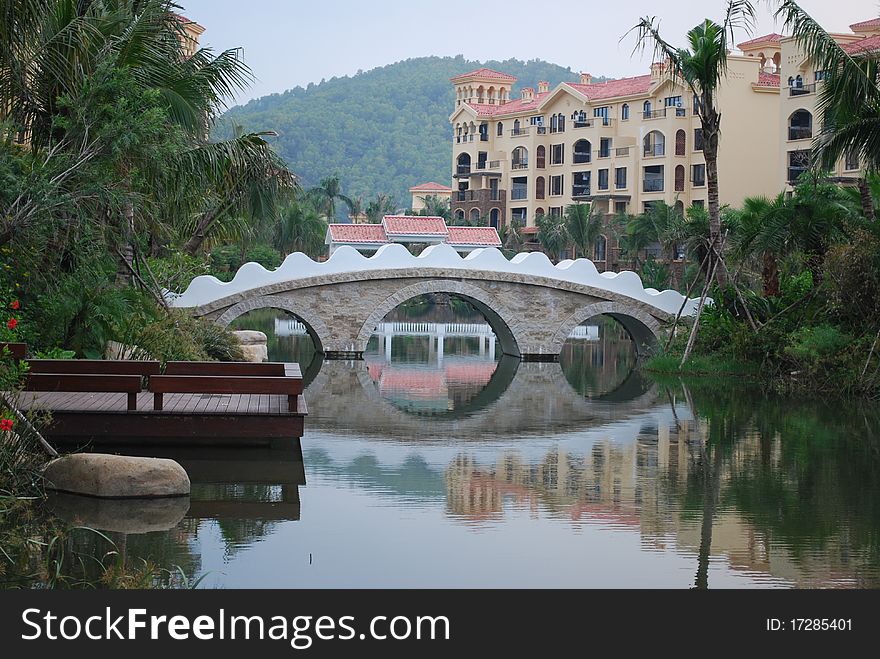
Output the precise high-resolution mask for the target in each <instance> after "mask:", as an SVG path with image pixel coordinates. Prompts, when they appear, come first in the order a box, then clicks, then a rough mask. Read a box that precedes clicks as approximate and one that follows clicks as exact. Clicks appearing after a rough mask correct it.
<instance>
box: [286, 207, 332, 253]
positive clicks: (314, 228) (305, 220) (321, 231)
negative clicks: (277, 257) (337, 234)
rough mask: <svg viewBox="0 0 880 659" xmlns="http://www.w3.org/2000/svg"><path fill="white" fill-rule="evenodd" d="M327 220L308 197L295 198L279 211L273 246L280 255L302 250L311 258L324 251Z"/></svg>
mask: <svg viewBox="0 0 880 659" xmlns="http://www.w3.org/2000/svg"><path fill="white" fill-rule="evenodd" d="M326 235H327V221H326V220H325V219H324V218H323V217H321V214H320V213H319V212H318V211H317V210H316V209H315V207H314V206H313V205H312V204H311V202H310V201H309V200H308V199H301V200H295V201H293V203H291V204H290V205H289V206H287V208H285V209H284V210H283V211H281V218H280V221H279V223H278V229H277V232H276V235H275V247H276V249H278V251H279V252H281V254H282V255H287V254H290V253H291V252H303V253H305V254H308V255H309V256H311V257H312V258H316V257H318V256H320V255H321V254H323V253H324V251H325V247H324V237H325V236H326Z"/></svg>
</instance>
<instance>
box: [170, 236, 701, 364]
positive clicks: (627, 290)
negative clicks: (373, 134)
mask: <svg viewBox="0 0 880 659" xmlns="http://www.w3.org/2000/svg"><path fill="white" fill-rule="evenodd" d="M427 293H448V294H451V295H455V296H458V297H461V298H463V299H465V300H467V301H468V302H470V303H471V304H473V305H474V306H475V307H476V308H477V309H478V310H479V311H480V312H482V313H483V315H484V316H485V317H486V319H487V321H488V322H489V324H490V325H491V326H492V329H493V330H494V331H495V334H496V335H497V336H498V340H499V344H500V348H501V351H502V352H504V353H505V354H508V355H512V356H516V357H524V358H552V357H553V356H555V355H558V354H559V352H560V351H561V349H562V345H563V343H564V342H565V340H566V338H567V337H568V335H569V334H570V333H571V331H572V330H573V329H574V328H575V327H577V326H578V325H580V324H581V323H583V322H584V321H586V320H588V319H589V318H592V317H594V316H597V315H599V314H607V315H610V316H612V317H614V318H615V319H616V320H618V321H619V322H620V323H621V324H622V325H623V326H624V327H625V328H626V330H627V331H628V332H629V334H630V336H632V338H633V339H634V340H635V342H636V344H637V346H638V347H639V349H640V350H643V349H644V348H645V347H646V346H649V345H651V344H652V343H653V342H655V341H656V339H657V337H658V335H659V334H660V333H661V332H662V329H663V327H664V325H665V324H666V323H668V322H669V321H671V320H672V319H673V318H674V317H675V315H676V314H677V313H678V312H679V310H682V313H683V315H684V316H689V315H692V314H693V313H694V311H695V308H696V304H697V301H696V300H685V298H684V297H683V296H682V295H681V294H679V293H678V292H676V291H663V292H660V291H656V290H654V289H651V288H647V289H646V288H645V287H644V286H643V285H642V282H641V280H640V279H639V277H638V275H636V274H635V273H633V272H621V273H599V272H598V271H597V270H596V267H595V266H594V265H593V263H592V262H590V261H588V260H586V259H578V260H576V261H562V262H560V263H559V264H557V265H553V264H552V263H551V262H550V260H549V259H548V258H547V257H546V256H545V255H543V254H540V253H530V254H518V255H516V256H515V257H513V259H511V260H508V259H507V258H505V257H504V255H503V254H502V253H501V252H500V251H499V250H497V249H494V248H492V249H480V250H475V251H474V252H471V253H470V254H468V255H467V256H465V257H462V256H460V255H459V254H458V253H456V252H455V251H454V250H453V249H452V248H451V247H449V246H448V245H442V244H441V245H434V246H432V247H428V248H427V249H425V250H424V251H423V252H422V253H421V254H420V255H419V256H413V255H412V254H410V253H409V252H408V251H407V250H406V248H404V247H403V246H402V245H396V244H391V245H386V246H384V247H382V248H380V249H379V250H378V251H377V252H376V254H375V255H374V256H372V257H369V258H367V257H365V256H363V255H361V254H360V253H358V252H357V251H356V250H354V249H352V248H350V247H342V248H339V249H338V250H336V251H335V252H334V254H333V255H332V256H331V257H330V259H328V260H327V261H324V262H320V263H319V262H315V261H313V260H312V259H310V258H309V257H307V256H305V255H304V254H301V253H296V254H291V255H290V256H288V257H287V258H286V259H285V261H284V263H283V264H282V265H281V266H280V267H279V268H278V269H276V270H273V271H269V270H266V269H264V268H263V267H262V266H260V265H258V264H256V263H247V264H245V265H243V266H242V267H241V268H240V269H239V271H238V272H237V273H236V275H235V277H234V278H233V279H232V281H230V282H221V281H219V280H217V279H215V278H214V277H207V276H205V277H197V278H196V279H195V280H193V282H192V283H191V284H190V285H189V287H188V288H187V290H186V291H185V292H184V293H183V294H176V293H171V292H167V293H166V296H167V297H168V299H169V302H170V304H171V305H172V306H175V307H182V308H189V309H192V312H193V314H194V315H195V316H197V317H202V318H208V319H211V320H214V321H215V322H217V323H219V324H220V325H223V326H227V325H229V324H230V323H231V322H232V321H233V320H235V319H236V318H238V317H239V316H241V315H243V314H245V313H247V312H249V311H253V310H256V309H265V308H273V309H283V310H285V311H288V312H290V313H292V314H295V315H296V316H297V317H299V319H300V320H301V321H302V322H303V323H304V324H305V325H306V327H307V329H308V332H309V334H310V335H311V337H312V339H313V340H314V342H315V345H316V347H317V348H318V350H319V351H320V352H323V353H324V354H326V355H328V356H350V357H357V356H360V355H361V354H362V353H363V352H364V350H365V349H366V346H367V342H368V341H369V339H370V336H372V334H373V332H374V331H375V329H376V326H377V325H378V324H379V323H381V322H382V319H383V318H384V317H385V315H386V314H388V313H389V312H390V311H392V310H393V309H394V308H395V307H397V306H398V305H400V304H401V303H403V302H406V301H407V300H409V299H412V298H414V297H417V296H419V295H424V294H427Z"/></svg>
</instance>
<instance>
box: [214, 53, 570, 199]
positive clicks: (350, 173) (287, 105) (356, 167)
mask: <svg viewBox="0 0 880 659" xmlns="http://www.w3.org/2000/svg"><path fill="white" fill-rule="evenodd" d="M482 66H487V67H489V68H492V69H497V70H499V71H503V72H505V73H510V74H512V75H515V76H516V77H517V78H518V86H519V85H521V86H530V87H537V82H538V80H548V81H549V82H550V84H551V86H552V85H556V84H557V83H559V82H562V81H564V80H565V81H576V80H577V79H578V74H577V72H573V71H571V69H566V68H562V67H561V66H557V65H555V64H550V63H548V62H543V61H540V60H534V61H529V62H522V61H519V60H515V59H511V60H507V61H504V62H497V61H490V62H475V61H469V60H466V59H464V58H463V57H462V56H458V57H420V58H417V59H409V60H406V61H403V62H397V63H396V64H390V65H388V66H383V67H381V68H377V69H373V70H371V71H366V72H358V74H357V75H354V76H352V77H348V76H346V77H343V78H332V79H330V80H326V81H321V83H320V84H310V85H309V86H308V87H306V88H302V87H296V88H295V89H291V90H290V91H287V92H284V93H283V94H272V95H270V96H264V97H263V98H260V99H256V100H254V101H251V102H249V103H248V104H247V105H244V106H240V107H235V108H232V109H231V110H229V112H227V113H226V115H225V116H224V117H223V119H222V121H221V126H220V127H219V128H218V135H221V136H223V135H224V134H228V133H229V131H230V130H231V126H232V125H240V126H242V127H243V128H244V129H246V130H249V131H250V130H272V131H275V132H277V133H278V137H277V138H275V142H276V144H277V148H278V151H279V152H280V153H281V155H282V156H284V158H285V159H286V160H287V162H288V163H289V165H290V167H291V168H292V169H293V171H295V172H296V173H297V174H298V175H299V176H300V177H301V179H302V182H303V185H305V186H311V185H315V184H316V183H317V182H318V181H320V179H321V178H322V177H324V176H328V175H332V174H339V176H340V177H341V182H342V186H343V191H344V192H345V193H347V194H349V195H350V196H354V197H358V196H364V197H374V196H375V195H376V194H377V193H390V194H392V195H393V196H394V198H395V201H396V203H397V205H398V206H400V207H404V206H408V205H409V200H410V197H409V193H408V192H407V190H408V189H409V188H410V187H411V186H413V185H416V184H419V183H424V182H426V181H437V182H439V183H443V184H445V185H448V184H449V179H450V172H451V157H452V143H451V139H450V135H451V134H452V129H451V128H450V125H449V115H450V114H451V113H452V111H453V109H454V102H455V99H454V92H453V87H452V84H451V83H450V82H449V79H450V78H451V77H453V76H456V75H459V74H461V73H465V72H467V71H471V70H473V69H477V68H479V67H482ZM518 95H519V89H518V87H516V88H514V93H513V94H511V96H512V97H516V96H518Z"/></svg>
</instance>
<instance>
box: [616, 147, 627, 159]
mask: <svg viewBox="0 0 880 659" xmlns="http://www.w3.org/2000/svg"><path fill="white" fill-rule="evenodd" d="M629 149H630V147H628V146H624V147H620V148H617V149H614V155H615V156H617V157H618V158H628V157H629Z"/></svg>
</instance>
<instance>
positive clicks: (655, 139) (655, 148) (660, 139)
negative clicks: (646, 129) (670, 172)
mask: <svg viewBox="0 0 880 659" xmlns="http://www.w3.org/2000/svg"><path fill="white" fill-rule="evenodd" d="M644 146H645V156H647V157H651V156H664V155H666V138H665V137H664V136H663V133H661V132H660V131H659V130H652V131H651V132H650V133H648V134H647V135H645V139H644Z"/></svg>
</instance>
